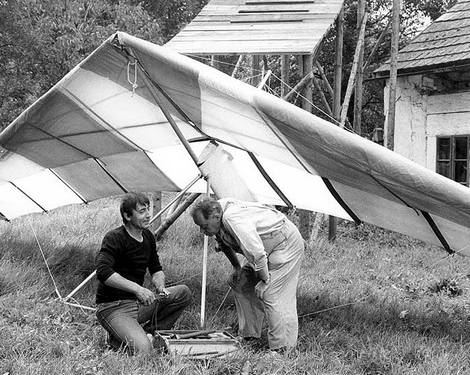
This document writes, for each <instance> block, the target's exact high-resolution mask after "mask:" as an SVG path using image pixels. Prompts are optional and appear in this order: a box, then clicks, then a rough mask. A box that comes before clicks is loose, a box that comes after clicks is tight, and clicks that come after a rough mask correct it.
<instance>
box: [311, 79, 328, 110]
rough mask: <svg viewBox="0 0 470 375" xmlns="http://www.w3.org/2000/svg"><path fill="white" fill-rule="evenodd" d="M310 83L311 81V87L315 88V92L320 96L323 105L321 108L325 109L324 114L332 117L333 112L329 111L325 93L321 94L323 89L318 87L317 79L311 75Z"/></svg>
mask: <svg viewBox="0 0 470 375" xmlns="http://www.w3.org/2000/svg"><path fill="white" fill-rule="evenodd" d="M312 81H313V87H315V90H317V91H318V93H319V94H320V99H321V101H322V103H323V106H324V107H325V110H326V113H327V114H328V115H329V116H330V117H333V111H332V110H331V107H330V103H328V99H326V96H325V93H324V92H323V89H322V88H321V86H320V83H319V82H318V79H317V78H316V77H315V74H312Z"/></svg>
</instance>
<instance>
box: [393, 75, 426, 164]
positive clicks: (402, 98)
mask: <svg viewBox="0 0 470 375" xmlns="http://www.w3.org/2000/svg"><path fill="white" fill-rule="evenodd" d="M420 83H421V76H407V77H399V78H398V80H397V93H396V94H397V101H396V104H395V105H396V110H395V136H394V151H396V152H397V153H399V154H401V155H403V156H405V157H407V158H408V159H411V160H413V161H415V162H417V163H419V164H421V165H423V166H426V167H428V165H427V164H426V146H425V145H426V140H425V124H426V109H427V96H426V95H422V94H421V93H420V92H419V90H418V88H419V86H420ZM388 92H389V81H387V86H386V87H385V95H384V100H385V102H384V104H385V105H384V110H385V115H386V118H385V134H384V136H385V137H387V133H388V131H387V130H388V129H387V126H386V124H387V121H388V118H387V117H388V116H387V114H388V107H389V105H388V104H389V103H388ZM428 168H429V167H428Z"/></svg>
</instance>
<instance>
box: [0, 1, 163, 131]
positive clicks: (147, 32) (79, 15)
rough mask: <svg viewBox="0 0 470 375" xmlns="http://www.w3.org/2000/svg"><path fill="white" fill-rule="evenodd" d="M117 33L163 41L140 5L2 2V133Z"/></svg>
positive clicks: (102, 2)
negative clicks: (28, 107)
mask: <svg viewBox="0 0 470 375" xmlns="http://www.w3.org/2000/svg"><path fill="white" fill-rule="evenodd" d="M118 30H121V31H125V32H128V33H130V34H133V35H136V36H139V37H142V38H144V39H147V40H151V41H153V42H154V43H160V42H161V41H162V35H161V32H160V29H159V25H158V23H157V22H156V20H155V18H153V17H152V16H151V15H150V14H149V13H148V12H147V11H146V10H145V9H144V8H143V7H142V6H141V5H139V4H137V5H131V4H129V3H128V2H126V1H107V0H95V1H88V0H68V1H67V0H51V1H40V0H13V1H6V0H2V1H0V46H1V49H0V86H1V87H2V88H3V90H2V91H1V92H0V128H2V127H5V126H6V125H8V123H10V122H11V121H12V120H13V119H14V118H15V117H16V116H17V115H19V113H20V112H21V111H22V110H24V109H25V108H26V107H27V106H29V105H30V104H32V103H33V102H34V101H35V100H36V99H37V98H38V97H39V96H40V95H41V94H43V93H44V92H45V91H46V90H48V89H49V88H50V87H51V86H52V85H53V84H55V83H56V82H57V81H58V80H59V79H60V78H61V77H62V76H64V75H65V74H66V73H67V72H68V71H69V70H70V69H71V68H72V67H74V66H75V65H76V64H77V63H79V62H80V61H81V60H82V59H83V58H85V57H86V56H87V55H88V54H89V53H91V52H92V51H93V50H94V49H95V48H96V47H98V46H99V45H100V44H101V43H102V42H103V41H104V40H105V39H106V38H108V37H109V36H110V35H111V34H112V33H114V32H116V31H118Z"/></svg>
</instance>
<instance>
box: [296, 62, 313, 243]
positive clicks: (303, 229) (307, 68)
mask: <svg viewBox="0 0 470 375" xmlns="http://www.w3.org/2000/svg"><path fill="white" fill-rule="evenodd" d="M301 68H302V69H301V70H302V74H301V75H308V74H310V73H311V72H312V69H313V56H312V55H304V56H302V66H301ZM312 94H313V92H312V85H306V86H304V89H303V90H302V96H303V98H302V108H303V109H305V110H306V111H308V112H312V104H311V103H312ZM299 231H300V234H301V235H302V237H303V238H304V239H305V240H308V239H309V236H310V212H309V211H306V210H299Z"/></svg>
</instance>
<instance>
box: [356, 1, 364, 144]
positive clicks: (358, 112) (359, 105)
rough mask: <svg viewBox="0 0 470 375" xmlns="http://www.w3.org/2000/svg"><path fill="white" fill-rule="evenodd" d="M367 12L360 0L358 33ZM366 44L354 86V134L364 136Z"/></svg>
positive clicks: (358, 65) (362, 46)
mask: <svg viewBox="0 0 470 375" xmlns="http://www.w3.org/2000/svg"><path fill="white" fill-rule="evenodd" d="M365 10H366V2H365V0H359V1H358V3H357V32H358V34H359V33H360V31H361V26H362V25H361V24H362V19H363V18H364V14H365ZM363 64H364V43H362V44H361V49H360V51H359V58H358V60H357V73H356V84H355V86H354V121H353V126H354V132H355V133H356V134H359V135H361V134H362V126H361V124H362V93H363V87H362V86H363V81H364V67H363Z"/></svg>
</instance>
